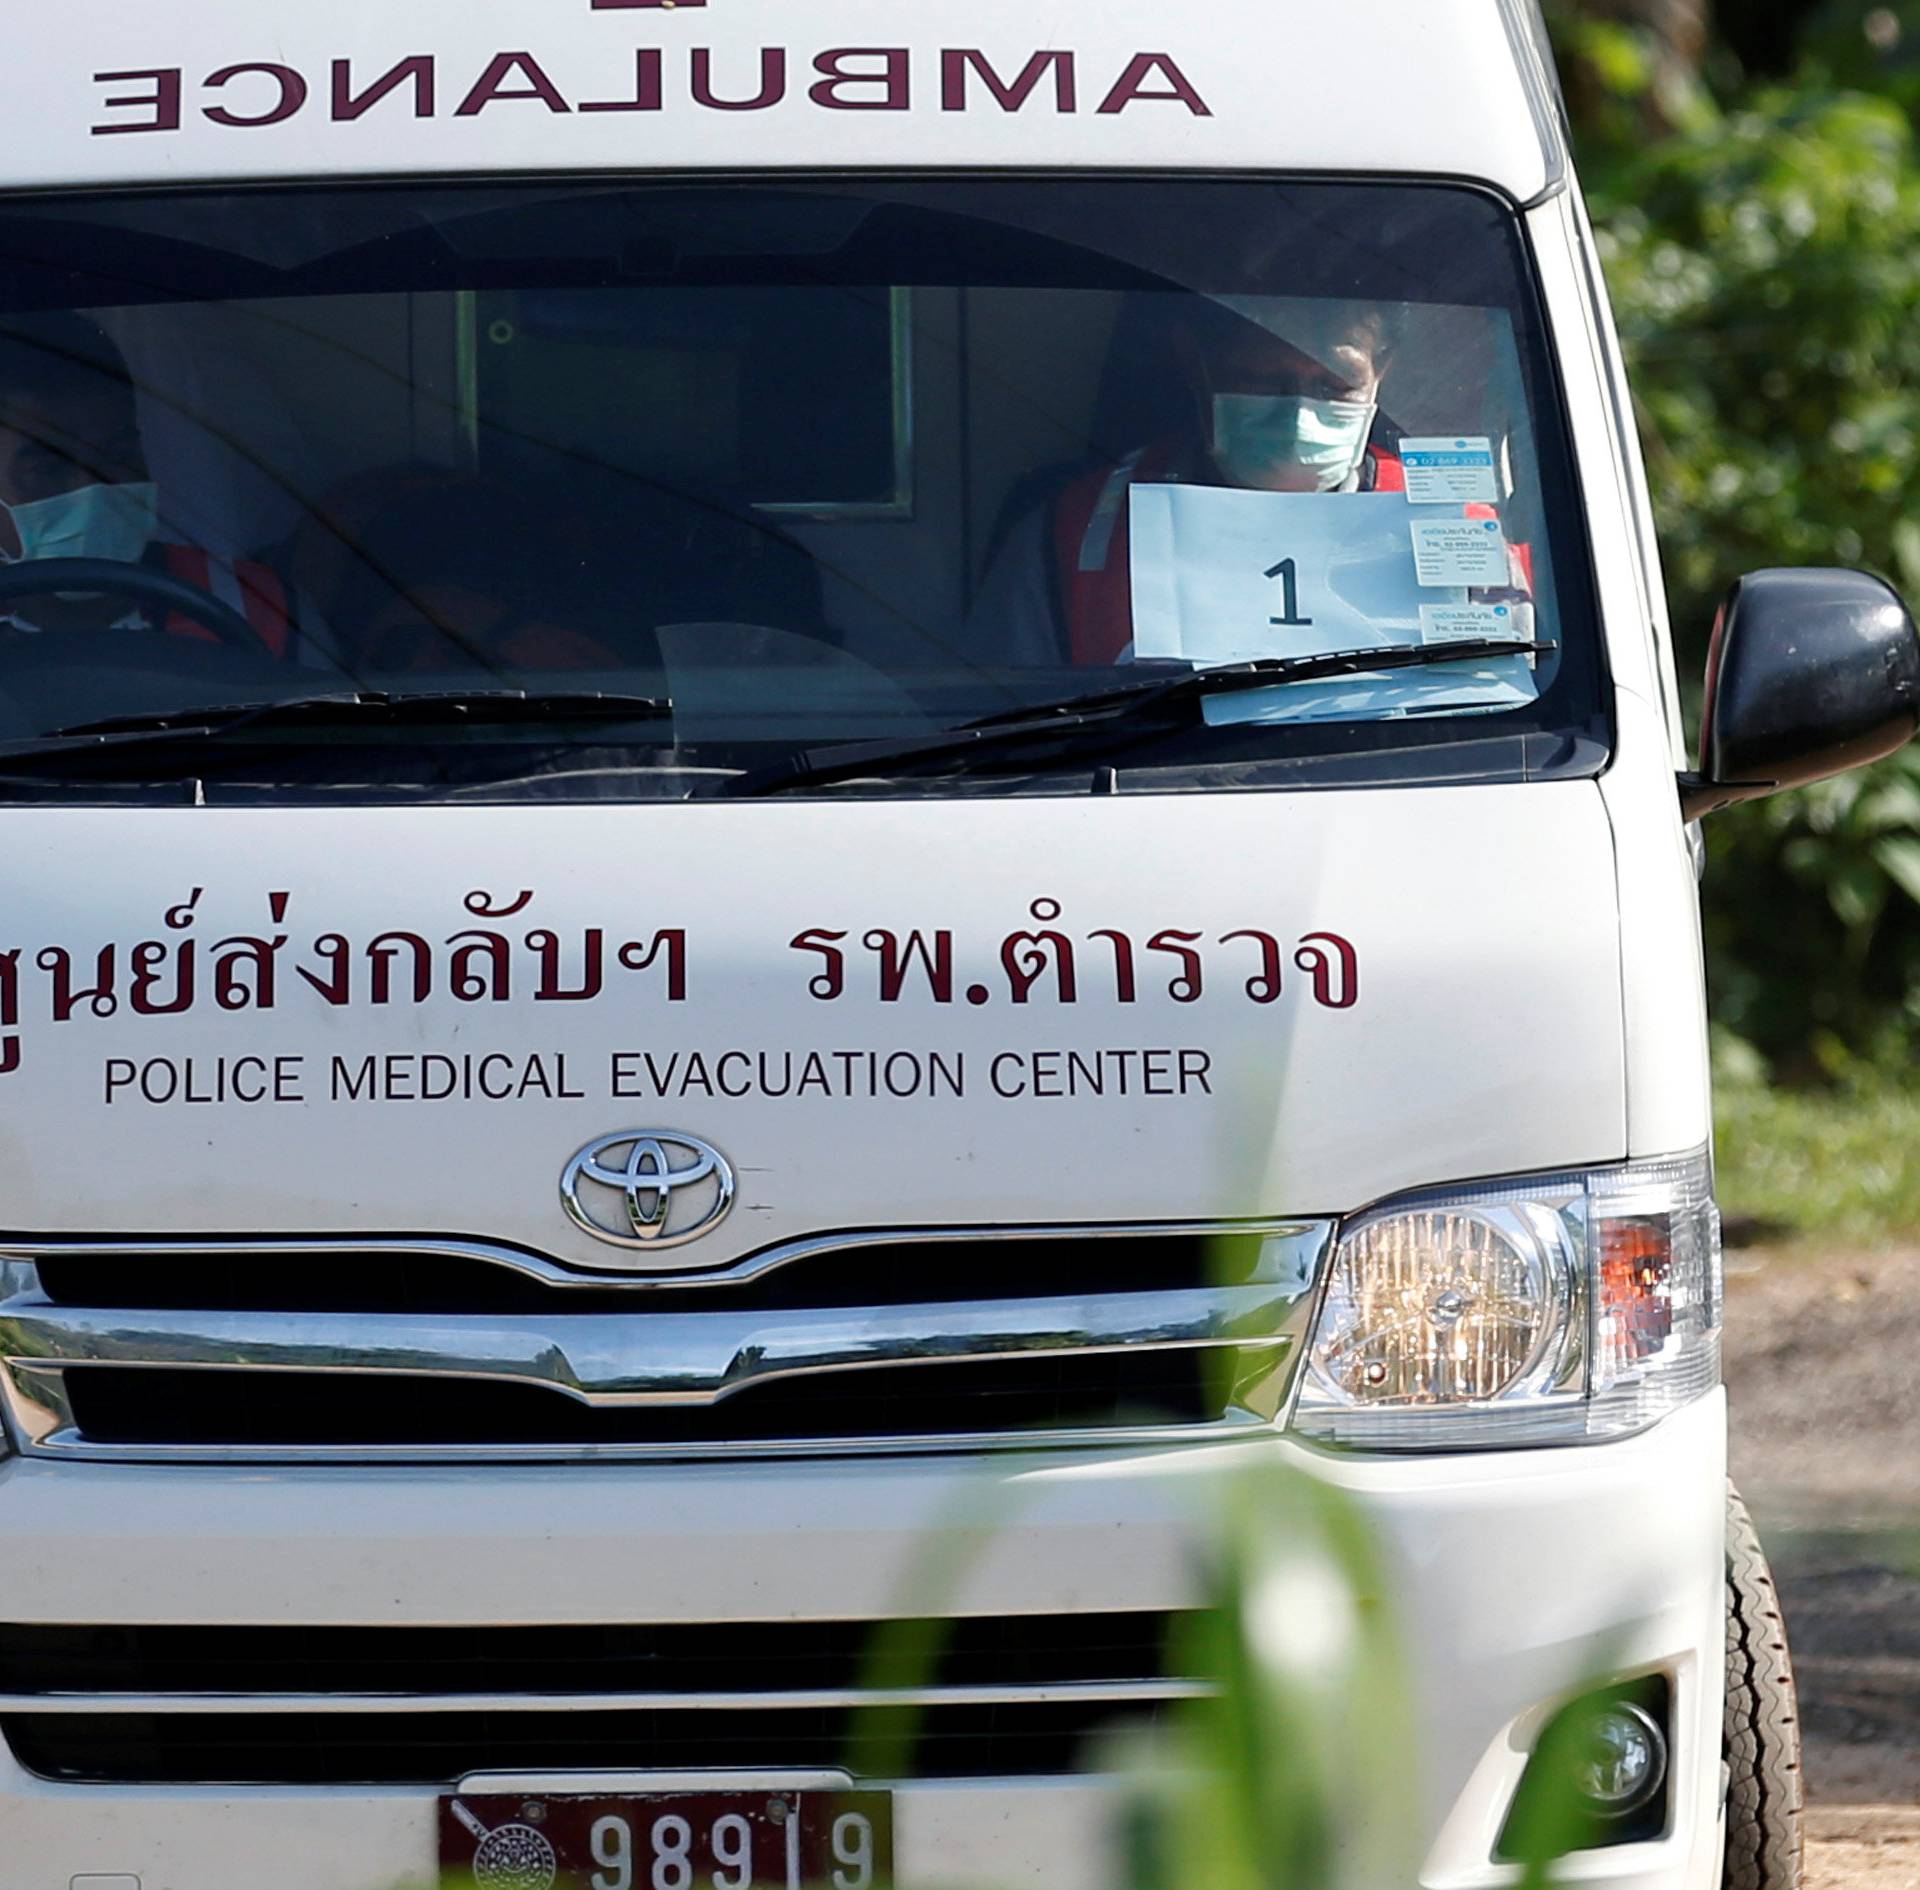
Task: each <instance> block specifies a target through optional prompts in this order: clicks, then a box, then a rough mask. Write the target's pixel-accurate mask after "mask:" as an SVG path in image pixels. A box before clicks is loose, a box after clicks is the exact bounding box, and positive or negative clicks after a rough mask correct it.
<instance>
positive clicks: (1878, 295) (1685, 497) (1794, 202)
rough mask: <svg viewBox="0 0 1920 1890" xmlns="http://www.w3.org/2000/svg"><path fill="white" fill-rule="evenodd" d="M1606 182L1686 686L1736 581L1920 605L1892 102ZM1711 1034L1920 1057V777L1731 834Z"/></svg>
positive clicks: (1748, 120)
mask: <svg viewBox="0 0 1920 1890" xmlns="http://www.w3.org/2000/svg"><path fill="white" fill-rule="evenodd" d="M1696 106H1697V109H1696V111H1695V113H1694V122H1693V124H1692V126H1691V128H1689V129H1687V130H1685V131H1683V132H1680V133H1676V134H1674V135H1672V136H1670V137H1668V138H1665V139H1663V140H1660V141H1658V142H1656V143H1655V144H1654V145H1653V146H1652V148H1651V149H1648V150H1646V151H1644V152H1643V153H1640V154H1634V155H1628V156H1623V157H1619V158H1616V159H1614V160H1612V161H1603V162H1602V164H1601V165H1600V166H1599V167H1598V170H1597V174H1596V175H1595V176H1594V177H1593V178H1591V179H1590V182H1591V183H1592V184H1593V185H1594V186H1595V188H1594V208H1595V214H1596V220H1597V222H1598V224H1599V227H1600V241H1601V248H1602V254H1603V257H1604V260H1605V262H1606V265H1607V270H1608V275H1609V279H1610V281H1611V284H1612V287H1613V293H1614V298H1615V303H1616V308H1617V311H1618V314H1619V317H1620V323H1621V329H1622V334H1623V339H1624V341H1625V344H1626V347H1627V350H1628V354H1629V357H1630V360H1631V362H1632V366H1633V374H1634V386H1635V394H1636V399H1637V401H1638V402H1639V407H1640V419H1641V425H1642V432H1643V435H1644V437H1645V441H1646V446H1647V454H1648V466H1649V472H1650V475H1651V479H1652V484H1653V491H1654V502H1655V507H1656V510H1657V512H1658V514H1659V521H1660V528H1661V542H1662V549H1663V552H1664V554H1665V558H1666V567H1667V578H1668V586H1669V591H1670V594H1671V601H1672V606H1673V614H1674V626H1675V632H1676V635H1677V637H1678V640H1679V645H1680V650H1681V653H1682V669H1683V673H1685V674H1688V675H1692V676H1697V675H1698V674H1699V673H1700V668H1701V663H1702V660H1703V658H1704V654H1705V647H1706V639H1707V635H1708V632H1709V630H1710V627H1711V624H1712V618H1713V611H1714V609H1715V607H1716V605H1717V602H1718V599H1719V597H1720V595H1721V594H1722V592H1723V590H1724V588H1725V586H1726V585H1727V583H1728V582H1729V581H1730V580H1731V579H1732V578H1734V577H1736V576H1738V575H1739V574H1740V573H1741V572H1742V571H1746V570H1751V569H1754V568H1756V567H1759V566H1763V565H1774V564H1843V565H1860V566H1864V567H1866V568H1867V569H1870V570H1875V571H1878V572H1879V573H1881V574H1882V575H1883V576H1886V577H1888V578H1890V579H1892V580H1893V581H1894V582H1895V583H1896V584H1898V585H1900V586H1901V588H1902V589H1903V590H1905V591H1906V592H1907V594H1908V595H1909V597H1913V596H1916V595H1920V320H1917V319H1916V313H1915V312H1916V310H1920V159H1917V158H1916V150H1915V139H1914V133H1913V129H1912V126H1911V124H1910V122H1909V120H1908V118H1907V116H1906V114H1905V112H1904V111H1903V110H1902V109H1901V107H1900V105H1899V104H1897V103H1896V102H1894V101H1893V100H1892V99H1889V98H1880V97H1873V96H1869V95H1866V94H1862V93H1854V92H1835V91H1819V92H1809V91H1804V90H1803V91H1799V92H1791V91H1767V92H1763V93H1760V94H1757V95H1756V96H1754V97H1753V98H1752V99H1751V100H1749V101H1748V102H1747V103H1746V104H1744V105H1743V106H1741V107H1740V108H1739V109H1736V110H1732V111H1729V112H1726V113H1724V114H1723V113H1718V112H1715V111H1714V110H1713V109H1712V108H1711V107H1710V106H1708V105H1706V104H1705V103H1704V101H1696ZM1708 831H1709V835H1710V839H1711V842H1712V856H1713V861H1714V864H1713V868H1712V870H1711V871H1710V873H1709V876H1708V879H1707V885H1706V901H1707V913H1706V919H1707V936H1708V941H1709V951H1710V962H1711V966H1712V986H1713V1001H1714V1008H1715V1018H1716V1021H1717V1022H1718V1023H1720V1024H1721V1025H1722V1026H1723V1027H1725V1028H1726V1029H1729V1030H1731V1031H1733V1032H1735V1033H1737V1034H1738V1035H1740V1036H1741V1037H1743V1038H1745V1039H1747V1040H1748V1041H1750V1042H1751V1043H1753V1044H1754V1045H1756V1046H1757V1047H1758V1048H1759V1049H1760V1050H1761V1051H1762V1052H1763V1053H1764V1054H1765V1055H1766V1056H1767V1058H1768V1059H1769V1060H1770V1061H1772V1062H1773V1063H1774V1064H1775V1065H1776V1066H1777V1067H1782V1068H1784V1069H1785V1070H1786V1071H1787V1072H1788V1073H1790V1074H1811V1073H1817V1072H1821V1071H1825V1072H1827V1073H1829V1074H1832V1073H1835V1072H1836V1071H1837V1069H1838V1067H1839V1066H1840V1065H1841V1064H1843V1063H1846V1062H1848V1061H1850V1060H1854V1059H1858V1058H1860V1057H1863V1056H1864V1057H1868V1058H1877V1059H1882V1060H1887V1059H1891V1060H1896V1061H1904V1060H1905V1058H1906V1057H1907V1056H1908V1055H1909V1054H1910V1053H1911V1050H1912V1048H1913V1047H1914V1045H1915V1042H1916V1039H1917V1038H1920V764H1916V762H1915V761H1914V760H1913V759H1912V758H1911V757H1910V756H1907V755H1902V756H1896V757H1894V758H1893V759H1892V760H1890V761H1888V762H1885V763H1882V764H1880V766H1878V767H1877V768H1874V769H1871V770H1868V771H1866V772H1865V773H1864V774H1861V775H1856V776H1852V777H1849V778H1847V779H1845V780H1842V781H1837V782H1829V783H1826V784H1823V785H1822V786H1821V787H1819V788H1816V789H1814V790H1811V791H1809V792H1806V793H1802V794H1797V795H1787V796H1781V797H1779V798H1777V799H1774V800H1770V801H1764V802H1760V803H1756V804H1754V805H1752V806H1749V807H1745V808H1740V809H1736V810H1733V811H1730V812H1728V813H1724V814H1720V815H1717V816H1715V818H1714V819H1713V821H1712V822H1711V823H1710V826H1709V830H1708Z"/></svg>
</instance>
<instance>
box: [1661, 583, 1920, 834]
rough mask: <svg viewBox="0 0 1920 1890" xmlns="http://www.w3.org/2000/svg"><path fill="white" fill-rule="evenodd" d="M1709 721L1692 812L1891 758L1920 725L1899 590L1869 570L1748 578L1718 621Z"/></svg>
mask: <svg viewBox="0 0 1920 1890" xmlns="http://www.w3.org/2000/svg"><path fill="white" fill-rule="evenodd" d="M1700 723H1701V733H1700V772H1699V773H1698V774H1689V775H1682V776H1681V777H1680V806H1681V812H1682V814H1683V815H1684V817H1685V818H1686V819H1688V820H1698V819H1699V818H1700V816H1701V815H1702V814H1710V813H1712V812H1713V810H1714V809H1715V808H1717V807H1727V806H1730V805H1731V804H1732V803H1733V802H1735V801H1751V800H1757V799H1759V798H1760V796H1762V795H1764V794H1771V793H1773V792H1775V790H1777V789H1779V788H1790V787H1804V786H1805V785H1806V784H1807V783H1808V782H1809V781H1824V780H1825V779H1826V778H1827V777H1828V776H1829V775H1835V774H1844V773H1846V771H1847V770H1848V769H1849V768H1857V767H1860V766H1861V765H1862V764H1863V763H1865V762H1869V761H1878V760H1879V759H1880V757H1881V756H1882V755H1890V754H1892V753H1893V751H1894V750H1895V749H1896V748H1898V747H1900V746H1901V745H1902V744H1903V743H1904V742H1905V741H1906V740H1907V739H1908V737H1909V736H1911V735H1912V734H1913V733H1914V731H1915V729H1916V728H1920V636H1916V634H1915V631H1914V625H1913V618H1912V617H1911V616H1910V615H1909V614H1908V611H1907V607H1906V605H1905V604H1904V603H1902V602H1901V600H1900V595H1899V593H1898V592H1897V591H1895V590H1894V588H1893V587H1892V586H1891V585H1890V584H1887V583H1885V582H1883V581H1882V580H1881V579H1879V578H1877V577H1870V576H1869V575H1868V574H1867V573H1866V572H1864V571H1819V570H1815V571H1755V572H1753V573H1752V574H1751V575H1749V576H1747V577H1743V578H1741V579H1740V581H1739V582H1738V583H1736V584H1735V585H1734V587H1733V589H1732V590H1730V591H1729V592H1728V593H1727V601H1726V602H1725V603H1724V604H1723V605H1722V606H1721V607H1720V615H1719V616H1718V618H1716V619H1715V621H1714V626H1713V642H1712V644H1711V645H1710V646H1709V648H1708V651H1707V688H1706V698H1705V702H1704V705H1703V707H1702V711H1701V718H1700Z"/></svg>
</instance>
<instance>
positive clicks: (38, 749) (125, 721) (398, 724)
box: [0, 689, 673, 762]
mask: <svg viewBox="0 0 1920 1890" xmlns="http://www.w3.org/2000/svg"><path fill="white" fill-rule="evenodd" d="M672 713H673V704H672V703H671V702H670V701H668V700H667V699H666V698H665V697H663V696H625V695H617V694H613V693H609V692H602V691H596V690H554V691H538V690H528V689H474V690H436V691H423V692H419V693H415V694H407V693H396V692H390V691H387V690H381V689H362V690H339V691H335V692H333V693H330V694H325V695H312V696H286V697H282V698H280V699H278V700H276V701H271V702H218V703H212V704H209V705H207V706H205V707H201V708H188V709H165V710H160V711H157V712H155V713H152V714H144V715H109V716H103V717H101V718H100V719H99V720H98V721H93V722H75V723H71V724H69V725H68V726H67V727H65V728H56V729H50V730H49V731H48V732H47V733H46V734H44V735H37V736H34V737H33V738H31V739H30V740H27V741H18V742H0V762H4V761H24V760H44V759H48V758H61V759H65V758H68V757H74V758H81V759H84V758H87V757H90V756H93V755H97V754H101V753H104V752H107V751H109V750H113V749H120V748H127V747H133V746H151V745H155V744H161V743H168V742H195V741H218V740H223V739H225V738H226V737H228V736H231V735H235V734H239V733H241V732H243V731H247V730H254V729H266V728H285V727H295V728H297V727H301V726H304V725H311V726H315V727H325V728H334V727H339V726H343V725H345V724H348V723H367V724H372V725H373V726H376V727H378V726H381V725H383V724H384V725H385V726H388V727H392V728H431V727H435V726H444V727H459V726H463V725H464V726H467V727H483V726H500V727H511V726H523V725H528V724H538V723H543V722H546V723H558V722H580V721H591V722H634V721H657V720H660V719H661V718H663V717H667V716H671V715H672Z"/></svg>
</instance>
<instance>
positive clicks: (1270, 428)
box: [1213, 394, 1378, 492]
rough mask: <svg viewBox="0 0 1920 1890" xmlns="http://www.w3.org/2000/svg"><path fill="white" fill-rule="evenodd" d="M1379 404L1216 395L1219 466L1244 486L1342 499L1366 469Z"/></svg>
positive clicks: (1287, 396) (1215, 436)
mask: <svg viewBox="0 0 1920 1890" xmlns="http://www.w3.org/2000/svg"><path fill="white" fill-rule="evenodd" d="M1377 410H1378V403H1377V402H1374V401H1371V400H1308V399H1305V398H1304V397H1302V396H1299V395H1293V394H1216V395H1215V396H1214V399H1213V458H1214V464H1215V465H1217V466H1218V467H1219V468H1220V470H1221V471H1222V472H1223V473H1224V474H1225V475H1226V476H1227V477H1228V478H1229V479H1230V480H1232V481H1233V483H1234V484H1235V485H1237V486H1255V487H1265V488H1267V489H1269V490H1278V491H1293V492H1338V491H1339V490H1340V489H1341V488H1342V487H1343V486H1345V485H1346V484H1348V482H1349V481H1350V480H1351V479H1352V478H1353V476H1354V474H1355V473H1356V472H1358V471H1359V469H1360V461H1361V458H1362V457H1363V456H1364V455H1365V453H1366V450H1367V438H1368V435H1369V434H1371V433H1372V431H1373V417H1374V414H1375V412H1376V411H1377Z"/></svg>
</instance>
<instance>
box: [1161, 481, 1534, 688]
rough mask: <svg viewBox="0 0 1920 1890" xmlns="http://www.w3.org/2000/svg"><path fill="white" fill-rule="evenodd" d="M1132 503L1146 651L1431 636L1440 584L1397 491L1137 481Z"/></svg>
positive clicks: (1205, 659)
mask: <svg viewBox="0 0 1920 1890" xmlns="http://www.w3.org/2000/svg"><path fill="white" fill-rule="evenodd" d="M1132 508H1133V509H1132V517H1131V555H1132V562H1133V574H1132V575H1133V633H1134V655H1135V656H1136V657H1141V658H1163V659H1164V658H1172V659H1174V660H1176V661H1180V662H1187V663H1194V664H1198V665H1200V666H1202V667H1205V666H1206V665H1209V664H1218V663H1245V662H1252V661H1255V660H1257V659H1258V658H1260V657H1266V656H1314V655H1318V654H1320V653H1321V652H1323V651H1328V650H1352V649H1371V648H1375V647H1378V646H1387V645H1393V644H1399V643H1405V644H1413V643H1417V642H1418V641H1419V640H1420V606H1421V604H1422V603H1423V602H1428V601H1431V598H1432V593H1431V591H1426V592H1423V591H1422V590H1421V588H1420V586H1421V583H1422V582H1423V581H1425V580H1422V579H1421V578H1419V576H1418V574H1417V573H1416V571H1415V567H1414V560H1413V559H1412V558H1411V557H1410V556H1409V555H1408V550H1407V532H1406V522H1407V502H1406V500H1405V498H1404V497H1403V496H1402V495H1401V494H1399V493H1397V492H1350V493H1342V492H1334V493H1319V492H1258V491H1246V490H1241V489H1236V488H1228V487H1222V486H1174V485H1138V486H1135V487H1134V488H1133V493H1132ZM1448 522H1451V521H1448ZM1419 529H1420V527H1419V525H1418V524H1416V525H1415V527H1414V530H1415V532H1416V533H1417V532H1418V531H1419ZM1474 529H1475V530H1476V531H1477V530H1478V527H1477V526H1475V527H1474ZM1496 529H1497V528H1496ZM1478 581H1479V580H1477V579H1474V580H1462V582H1478ZM1500 581H1502V582H1504V581H1505V567H1504V565H1503V566H1502V573H1501V580H1500ZM1460 601H1462V602H1465V598H1464V597H1462V599H1461V600H1460Z"/></svg>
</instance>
